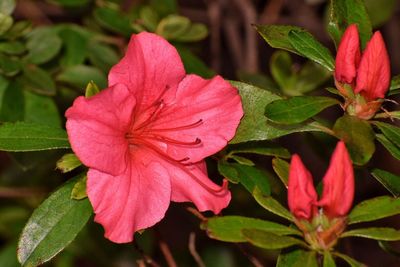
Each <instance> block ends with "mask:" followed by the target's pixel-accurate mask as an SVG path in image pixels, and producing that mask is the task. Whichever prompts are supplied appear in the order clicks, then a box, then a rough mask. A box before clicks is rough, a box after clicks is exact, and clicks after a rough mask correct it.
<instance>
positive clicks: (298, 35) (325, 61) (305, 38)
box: [289, 30, 335, 71]
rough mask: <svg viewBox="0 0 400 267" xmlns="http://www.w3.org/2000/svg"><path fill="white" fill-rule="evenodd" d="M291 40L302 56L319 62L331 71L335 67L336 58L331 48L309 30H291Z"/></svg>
mask: <svg viewBox="0 0 400 267" xmlns="http://www.w3.org/2000/svg"><path fill="white" fill-rule="evenodd" d="M289 42H290V44H291V45H292V46H293V47H294V48H295V49H296V50H297V51H298V52H299V53H300V54H301V55H302V56H304V57H306V58H309V59H311V60H312V61H315V62H317V63H318V64H320V65H321V66H323V67H325V68H326V69H327V70H329V71H333V70H334V69H335V60H334V59H333V57H332V54H331V52H330V51H329V49H328V48H326V47H325V46H323V45H322V44H321V43H320V42H318V41H317V40H316V39H315V38H314V36H312V35H311V34H310V33H309V32H306V31H303V30H300V31H299V30H297V31H295V30H291V31H290V32H289Z"/></svg>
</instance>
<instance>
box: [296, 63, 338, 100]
mask: <svg viewBox="0 0 400 267" xmlns="http://www.w3.org/2000/svg"><path fill="white" fill-rule="evenodd" d="M331 77H332V73H331V72H329V71H328V70H327V69H325V68H324V67H322V66H321V65H320V64H316V63H314V62H312V61H307V62H306V63H305V64H304V65H303V67H302V68H301V69H300V71H299V73H298V74H297V77H296V83H295V87H294V89H293V90H292V91H296V92H297V95H299V94H305V93H308V92H310V91H313V90H315V89H317V88H318V87H319V86H320V85H322V84H323V83H325V82H326V81H327V80H328V79H329V78H331ZM336 90H337V89H336Z"/></svg>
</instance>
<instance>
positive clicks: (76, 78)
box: [57, 65, 107, 90]
mask: <svg viewBox="0 0 400 267" xmlns="http://www.w3.org/2000/svg"><path fill="white" fill-rule="evenodd" d="M57 80H58V81H60V82H65V83H67V84H70V85H72V86H75V87H77V88H82V90H83V88H86V85H87V84H88V83H89V82H90V81H94V82H95V83H96V84H97V85H98V86H99V87H101V88H105V87H106V86H107V78H106V76H105V74H104V73H103V72H102V71H100V70H99V69H97V68H95V67H91V66H85V65H76V66H73V67H69V68H67V69H65V70H64V71H63V72H61V73H60V74H59V75H58V76H57Z"/></svg>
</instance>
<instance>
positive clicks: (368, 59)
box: [355, 31, 390, 100]
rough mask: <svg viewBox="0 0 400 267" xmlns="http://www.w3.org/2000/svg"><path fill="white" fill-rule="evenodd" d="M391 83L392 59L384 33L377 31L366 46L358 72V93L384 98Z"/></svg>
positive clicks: (374, 97)
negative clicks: (386, 45) (383, 36)
mask: <svg viewBox="0 0 400 267" xmlns="http://www.w3.org/2000/svg"><path fill="white" fill-rule="evenodd" d="M389 85H390V61H389V55H388V52H387V50H386V47H385V42H384V41H383V38H382V35H381V33H380V32H379V31H377V32H375V33H374V35H373V36H372V38H371V40H370V41H369V42H368V44H367V47H366V48H365V51H364V54H363V56H362V58H361V62H360V67H359V68H358V74H357V87H356V89H355V92H356V93H360V92H361V93H362V94H363V95H364V96H365V97H366V98H367V100H375V99H377V98H384V97H385V94H386V92H387V90H388V89H389Z"/></svg>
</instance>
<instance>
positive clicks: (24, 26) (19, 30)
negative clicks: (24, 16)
mask: <svg viewBox="0 0 400 267" xmlns="http://www.w3.org/2000/svg"><path fill="white" fill-rule="evenodd" d="M31 27H32V23H31V22H30V21H27V20H22V21H18V22H16V23H14V25H12V27H11V29H9V30H8V31H7V32H6V33H5V34H3V36H2V37H4V38H6V39H8V40H15V39H17V38H19V37H21V36H24V35H25V34H27V33H28V32H29V31H30V30H31Z"/></svg>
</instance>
